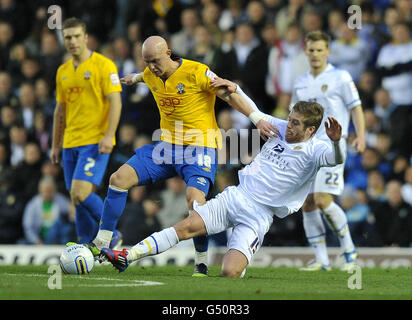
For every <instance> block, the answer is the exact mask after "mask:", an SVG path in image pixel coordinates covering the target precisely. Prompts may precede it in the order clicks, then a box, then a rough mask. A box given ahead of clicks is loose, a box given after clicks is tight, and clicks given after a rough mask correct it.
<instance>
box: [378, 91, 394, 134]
mask: <svg viewBox="0 0 412 320" xmlns="http://www.w3.org/2000/svg"><path fill="white" fill-rule="evenodd" d="M396 107H397V106H396V104H394V103H393V102H392V100H391V97H390V95H389V92H388V90H386V89H384V88H382V87H380V88H378V89H376V91H375V94H374V108H373V112H374V113H375V115H376V116H377V117H378V118H379V121H380V122H381V124H382V129H383V130H385V131H388V132H392V131H396V130H395V128H396V124H395V123H391V115H392V112H393V111H394V110H395V109H396ZM394 133H395V132H393V134H394ZM393 134H391V136H393Z"/></svg>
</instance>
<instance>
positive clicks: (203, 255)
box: [176, 147, 217, 276]
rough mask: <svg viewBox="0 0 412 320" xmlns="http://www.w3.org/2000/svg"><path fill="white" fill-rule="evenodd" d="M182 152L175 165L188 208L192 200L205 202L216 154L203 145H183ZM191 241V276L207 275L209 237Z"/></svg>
mask: <svg viewBox="0 0 412 320" xmlns="http://www.w3.org/2000/svg"><path fill="white" fill-rule="evenodd" d="M188 151H190V152H188ZM184 152H185V158H184V161H183V165H181V166H179V165H177V166H176V172H178V173H179V175H180V176H181V177H182V178H183V180H185V182H186V185H187V191H186V197H187V201H188V207H189V210H190V209H192V204H193V202H194V200H196V201H197V203H199V204H201V203H205V202H206V197H207V195H208V193H209V190H210V188H211V187H212V186H213V183H214V179H215V174H216V170H217V154H216V150H215V149H213V148H205V147H195V148H194V149H190V148H189V147H185V149H184ZM187 155H189V156H187ZM189 163H190V164H189ZM193 243H194V246H195V270H194V273H193V276H207V273H208V271H207V264H208V261H207V250H208V247H209V238H208V237H207V236H200V237H195V238H193Z"/></svg>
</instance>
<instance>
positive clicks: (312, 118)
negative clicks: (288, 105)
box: [292, 101, 323, 133]
mask: <svg viewBox="0 0 412 320" xmlns="http://www.w3.org/2000/svg"><path fill="white" fill-rule="evenodd" d="M292 110H293V111H295V112H297V113H300V114H302V115H303V124H304V126H305V129H306V128H308V127H311V126H314V127H315V131H314V133H315V132H316V131H317V130H318V128H319V127H320V125H321V124H322V119H323V107H322V106H321V105H320V104H319V103H317V102H309V101H298V102H297V103H296V104H295V105H294V106H293V108H292Z"/></svg>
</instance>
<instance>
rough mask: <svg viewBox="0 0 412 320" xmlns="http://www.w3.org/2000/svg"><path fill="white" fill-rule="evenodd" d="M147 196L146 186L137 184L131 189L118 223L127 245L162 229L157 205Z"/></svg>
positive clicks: (124, 242)
mask: <svg viewBox="0 0 412 320" xmlns="http://www.w3.org/2000/svg"><path fill="white" fill-rule="evenodd" d="M145 196H146V187H145V186H136V187H133V188H132V189H130V191H129V201H128V202H127V203H126V207H125V209H124V211H123V214H122V216H121V218H120V220H119V224H118V229H119V230H120V232H121V233H122V235H123V244H125V245H133V244H135V243H137V242H138V241H139V240H140V239H141V237H142V236H143V237H147V236H149V235H151V234H152V233H153V232H156V231H160V230H161V229H162V228H161V226H160V223H159V220H158V218H157V211H158V207H157V205H156V204H155V203H154V202H153V201H151V200H148V199H145Z"/></svg>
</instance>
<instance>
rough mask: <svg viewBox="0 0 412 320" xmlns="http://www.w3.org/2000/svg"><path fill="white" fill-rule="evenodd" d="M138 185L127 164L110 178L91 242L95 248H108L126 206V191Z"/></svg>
mask: <svg viewBox="0 0 412 320" xmlns="http://www.w3.org/2000/svg"><path fill="white" fill-rule="evenodd" d="M138 183H139V179H138V176H137V173H136V171H135V170H134V169H133V168H132V167H131V166H129V165H128V164H123V165H122V166H121V167H120V168H119V169H118V170H117V171H116V172H114V173H113V174H112V175H111V176H110V180H109V188H108V190H107V195H106V198H105V200H104V203H103V210H102V217H101V224H100V228H99V231H98V233H97V235H96V238H95V239H94V240H93V243H94V244H95V245H96V246H97V248H99V249H101V248H103V247H109V244H110V241H111V239H112V236H113V233H114V231H115V229H116V226H117V222H118V220H119V218H120V216H121V214H122V213H123V210H124V207H125V205H126V201H127V195H128V190H129V189H130V188H131V187H132V186H134V185H137V184H138Z"/></svg>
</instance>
